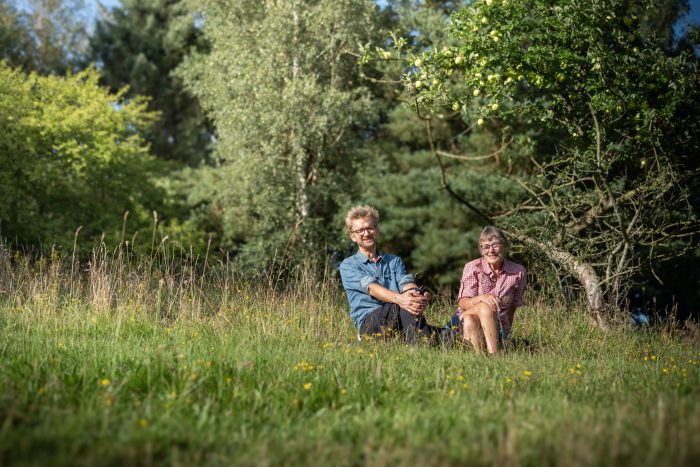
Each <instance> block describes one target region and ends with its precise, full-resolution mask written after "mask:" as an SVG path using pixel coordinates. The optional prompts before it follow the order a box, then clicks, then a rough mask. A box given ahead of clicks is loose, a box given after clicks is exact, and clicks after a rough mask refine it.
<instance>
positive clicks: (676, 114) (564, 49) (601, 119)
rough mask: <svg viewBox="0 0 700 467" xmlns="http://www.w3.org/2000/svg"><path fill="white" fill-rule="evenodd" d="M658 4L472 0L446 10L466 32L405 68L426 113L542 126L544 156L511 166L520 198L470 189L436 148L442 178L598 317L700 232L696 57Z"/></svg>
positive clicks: (508, 128) (414, 99) (539, 151)
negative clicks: (564, 279)
mask: <svg viewBox="0 0 700 467" xmlns="http://www.w3.org/2000/svg"><path fill="white" fill-rule="evenodd" d="M657 9H658V3H657V2H654V1H652V0H637V1H634V2H629V1H622V0H596V1H594V2H589V3H580V2H577V1H575V0H560V1H550V0H526V1H514V0H477V1H474V2H473V3H472V4H471V5H470V6H468V7H466V8H463V9H462V10H460V11H459V12H457V13H456V14H454V15H453V16H452V18H451V22H450V24H449V26H448V30H449V33H450V34H451V35H452V36H453V37H454V38H455V39H456V43H457V45H455V46H452V47H446V48H442V49H432V50H429V51H427V52H426V53H423V54H418V55H415V56H414V57H413V59H412V63H411V66H410V67H409V68H408V69H407V71H406V74H405V75H404V84H405V86H406V87H407V88H408V89H409V90H411V92H412V94H411V98H410V101H411V104H412V105H413V106H415V108H416V109H417V110H418V112H419V113H420V114H421V115H423V116H424V118H426V119H427V120H428V121H429V122H430V121H436V119H437V116H438V115H441V114H445V113H448V112H449V111H454V112H459V114H460V118H461V119H462V120H464V122H466V123H467V125H469V126H470V127H479V126H491V127H493V128H498V129H499V131H501V132H503V134H504V135H508V134H517V133H518V132H519V131H521V130H522V129H523V128H528V129H530V130H533V129H534V130H535V131H536V134H535V135H534V136H533V138H532V140H533V145H535V148H536V149H535V155H534V156H533V157H530V158H529V160H524V161H521V164H522V165H523V167H524V170H522V171H520V172H515V173H511V174H510V177H509V179H510V180H511V182H510V184H511V187H512V191H513V192H514V193H518V194H519V196H518V197H517V200H515V201H511V202H509V203H508V204H507V205H505V203H501V204H500V205H499V206H498V207H496V206H495V205H494V204H493V203H492V202H490V200H486V199H479V198H478V197H477V198H471V199H467V198H466V197H465V196H463V194H462V193H460V192H459V191H456V190H454V189H453V188H452V187H453V186H454V181H453V180H452V179H451V173H450V171H449V170H448V169H449V168H448V167H446V166H445V165H444V153H445V150H444V148H440V147H435V148H434V151H433V153H434V155H435V157H436V158H437V161H438V163H439V165H440V166H441V167H442V170H443V175H444V177H443V185H444V186H445V188H446V189H447V191H448V192H449V193H451V194H452V195H453V196H454V197H455V198H457V199H459V200H460V201H461V202H463V203H466V204H467V205H468V206H469V207H470V208H471V209H473V210H474V211H476V212H477V213H478V214H479V215H480V216H481V217H482V218H484V221H490V222H494V223H497V224H498V225H501V226H502V227H504V228H505V229H506V230H507V231H508V232H509V233H510V234H511V235H512V236H513V237H514V238H516V239H518V240H520V241H521V242H523V243H524V244H525V245H528V246H529V247H532V248H533V250H535V251H536V252H538V254H539V255H541V256H542V257H544V258H546V259H547V260H548V262H549V263H550V264H552V265H555V266H556V267H557V268H560V271H561V272H562V273H564V274H566V275H568V276H570V277H573V278H574V279H576V280H577V281H578V282H579V283H580V284H581V285H582V286H583V288H584V289H585V293H586V297H587V300H588V304H589V309H590V312H591V316H592V317H593V318H594V319H595V320H596V321H597V322H598V323H599V324H601V325H602V326H605V321H606V311H614V310H620V309H621V306H622V304H623V302H624V300H625V292H626V290H627V288H628V287H629V285H630V283H631V278H632V277H633V276H634V275H635V274H638V273H640V272H643V273H646V274H652V275H653V274H654V266H655V265H657V264H658V262H660V261H662V260H664V259H668V258H671V257H674V256H677V255H682V254H683V253H684V252H685V251H686V250H687V249H688V248H691V247H692V246H693V245H694V244H695V240H694V239H695V235H696V234H697V232H698V218H697V214H698V212H697V204H694V202H693V200H694V199H695V198H697V193H696V191H694V190H695V189H694V184H693V181H694V180H695V178H696V177H697V175H698V163H697V154H698V150H699V149H700V128H699V125H700V118H699V117H700V115H699V112H700V111H699V110H698V109H700V99H699V97H700V79H699V77H700V75H699V74H698V69H697V64H698V57H697V55H696V54H694V53H693V51H692V49H691V50H681V49H680V48H678V47H676V48H673V47H672V44H671V46H669V41H668V34H661V32H659V31H656V32H655V31H654V30H653V29H650V27H651V26H650V25H652V26H653V25H654V24H655V21H656V20H657V18H656V17H655V14H656V12H657ZM666 26H668V27H670V24H666ZM686 43H687V42H686ZM402 45H403V44H402V43H401V42H400V41H398V42H397V43H396V46H397V48H399V49H401V47H402ZM467 163H469V162H467Z"/></svg>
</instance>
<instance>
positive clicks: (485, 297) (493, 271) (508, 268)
mask: <svg viewBox="0 0 700 467" xmlns="http://www.w3.org/2000/svg"><path fill="white" fill-rule="evenodd" d="M479 250H480V251H481V258H479V259H475V260H474V261H470V262H468V263H467V264H465V265H464V272H463V273H462V280H461V282H460V287H459V295H458V296H457V305H458V307H459V308H458V309H457V313H456V314H455V316H454V317H453V319H452V322H453V323H460V324H461V327H462V337H463V338H464V340H465V341H467V342H470V343H471V344H472V345H474V347H475V348H477V349H479V350H483V349H484V348H486V350H487V352H488V353H490V354H493V353H497V352H498V343H499V340H502V339H505V338H507V337H508V335H509V333H510V327H511V325H512V323H513V316H514V314H515V309H516V308H518V307H519V306H521V305H522V304H523V295H524V294H525V287H526V286H527V272H526V270H525V268H524V267H523V266H521V265H520V264H517V263H514V262H512V261H510V260H508V259H506V252H507V250H508V240H507V239H506V237H505V235H504V234H503V232H501V230H500V229H498V228H496V227H492V226H487V227H484V229H483V230H482V231H481V235H480V236H479Z"/></svg>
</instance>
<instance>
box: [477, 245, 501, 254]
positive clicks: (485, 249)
mask: <svg viewBox="0 0 700 467" xmlns="http://www.w3.org/2000/svg"><path fill="white" fill-rule="evenodd" d="M502 247H503V244H502V243H491V244H486V245H481V246H479V248H480V249H481V251H484V252H486V251H489V250H490V249H492V248H493V249H494V251H498V250H500V249H501V248H502Z"/></svg>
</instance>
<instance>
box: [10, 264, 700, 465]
mask: <svg viewBox="0 0 700 467" xmlns="http://www.w3.org/2000/svg"><path fill="white" fill-rule="evenodd" d="M2 251H3V253H2V254H0V281H1V282H0V290H1V292H0V333H2V336H3V338H2V340H1V341H0V350H1V355H0V357H1V360H0V462H1V463H2V464H3V465H11V464H36V463H51V464H52V465H54V464H59V465H61V464H63V465H75V464H89V465H103V464H117V463H119V464H121V463H129V464H132V463H133V464H152V463H166V464H194V463H199V462H206V463H210V464H232V463H234V464H256V465H260V464H262V465H264V464H281V463H285V464H309V463H314V464H328V465H330V464H332V465H355V464H370V465H385V464H411V465H414V464H417V463H427V464H431V465H445V464H448V465H449V464H455V465H456V464H459V465H464V464H477V465H481V464H506V465H508V464H529V465H547V464H562V465H601V464H603V465H609V464H643V465H659V464H663V465H676V464H689V463H692V462H693V460H696V459H698V458H699V457H698V456H700V399H699V398H698V396H699V395H700V390H699V386H698V383H699V382H700V370H699V369H698V361H700V347H699V346H698V344H697V343H696V342H691V341H684V340H683V336H681V335H679V334H677V333H670V332H660V331H659V332H633V331H632V330H630V329H628V328H626V327H625V326H622V325H621V326H618V327H616V328H615V329H614V330H613V331H611V332H608V333H602V332H601V331H599V330H598V329H597V328H595V327H593V326H592V325H591V324H590V323H589V322H588V321H587V320H586V319H585V317H584V316H583V314H582V313H581V312H579V311H577V310H565V309H563V308H561V307H559V306H555V305H551V304H549V305H548V304H544V303H540V302H538V301H537V300H536V297H534V296H531V297H529V298H528V299H529V303H530V306H528V307H524V308H523V309H522V310H519V311H518V317H517V320H518V321H517V323H516V325H515V327H514V329H513V334H514V337H515V340H516V343H517V346H516V348H514V349H510V350H509V351H508V352H506V353H504V354H502V355H499V356H497V357H486V356H483V355H479V354H475V353H473V352H471V351H469V350H467V349H463V348H455V349H442V348H429V347H427V346H422V345H419V346H415V347H407V346H405V345H403V344H402V343H400V342H399V341H392V342H366V341H365V342H358V341H357V339H356V333H355V330H354V328H353V327H352V324H351V321H350V319H349V317H348V316H347V310H346V303H345V299H344V296H343V294H342V291H341V290H340V289H339V286H338V285H337V283H336V281H335V280H334V279H333V277H332V276H330V275H329V276H330V277H327V278H325V279H322V280H314V279H313V278H311V277H310V276H308V275H304V274H302V273H299V274H292V275H291V276H285V277H284V278H283V277H282V275H281V273H280V274H279V275H277V276H275V275H274V274H271V273H268V274H267V275H265V276H262V275H259V276H256V277H252V278H250V277H249V278H244V277H243V276H242V275H240V274H238V273H237V272H236V271H235V269H234V268H233V266H232V265H227V264H221V263H220V264H216V265H209V266H207V267H206V268H204V267H203V266H202V265H197V264H195V263H196V259H192V258H188V257H187V256H186V255H183V256H181V257H174V256H171V257H169V259H168V261H167V262H165V261H162V260H158V259H157V258H154V259H153V260H152V261H153V262H150V261H151V260H149V259H148V258H145V259H141V260H134V259H133V258H131V259H129V261H127V260H126V258H125V257H121V258H120V257H119V255H118V254H102V255H101V256H100V255H95V257H94V258H93V262H92V263H91V264H89V265H87V270H86V267H85V266H82V267H75V265H74V266H73V268H72V270H73V271H74V272H73V273H71V264H70V261H68V262H66V261H64V260H61V259H60V258H54V259H53V260H51V259H49V260H46V261H44V262H38V263H37V262H34V263H30V262H29V261H27V260H26V259H25V258H22V257H13V258H11V257H10V256H9V254H8V253H7V252H6V251H4V250H2ZM159 254H161V255H162V254H164V253H159ZM171 254H172V253H171ZM283 279H284V280H283ZM450 308H451V307H450V305H449V303H440V304H437V305H436V306H435V307H434V308H433V309H431V310H430V315H429V321H431V322H445V321H446V319H447V317H448V316H449V315H450V313H451V310H450Z"/></svg>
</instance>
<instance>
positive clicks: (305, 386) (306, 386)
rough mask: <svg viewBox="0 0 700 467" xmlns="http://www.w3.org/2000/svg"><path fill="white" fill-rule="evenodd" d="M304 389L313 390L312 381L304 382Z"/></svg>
mask: <svg viewBox="0 0 700 467" xmlns="http://www.w3.org/2000/svg"><path fill="white" fill-rule="evenodd" d="M304 390H306V391H309V390H311V383H304Z"/></svg>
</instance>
